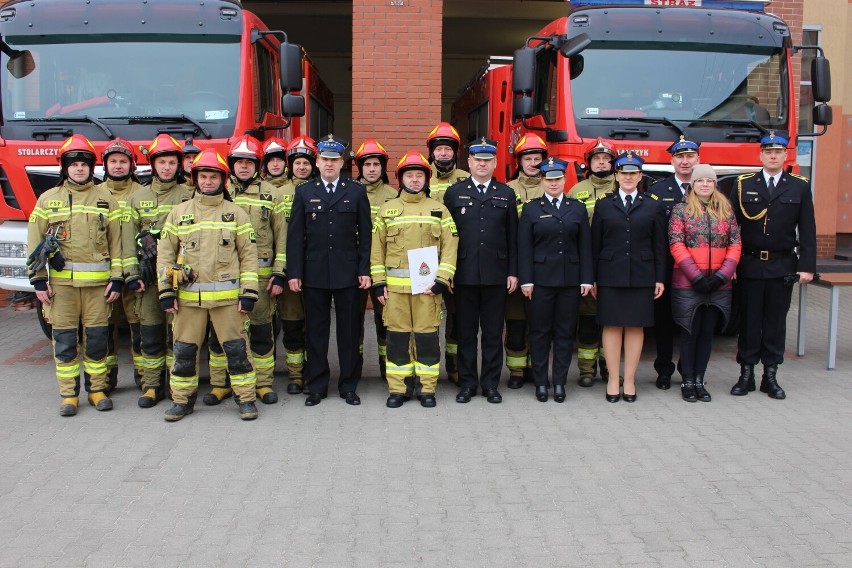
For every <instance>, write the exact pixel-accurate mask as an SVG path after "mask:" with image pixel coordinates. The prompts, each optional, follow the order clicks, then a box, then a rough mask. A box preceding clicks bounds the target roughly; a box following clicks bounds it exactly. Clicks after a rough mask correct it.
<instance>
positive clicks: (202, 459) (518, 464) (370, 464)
mask: <svg viewBox="0 0 852 568" xmlns="http://www.w3.org/2000/svg"><path fill="white" fill-rule="evenodd" d="M827 298H828V292H827V291H826V290H823V289H813V288H812V289H811V291H810V294H809V312H808V315H809V328H808V354H807V355H806V356H805V357H802V358H799V357H797V356H796V355H795V317H796V309H795V305H794V308H793V310H791V313H790V316H789V318H788V339H787V347H788V357H787V360H786V362H785V364H784V365H783V366H782V367H781V369H780V372H779V381H780V383H781V384H782V386H783V387H784V388H785V389H786V391H787V395H788V398H787V400H784V401H776V400H771V399H769V398H768V397H767V396H766V395H762V394H760V393H759V392H758V393H752V394H750V395H749V396H746V397H742V398H737V397H732V396H730V395H729V394H728V390H729V388H730V386H731V385H732V384H733V381H734V380H735V377H736V373H737V371H738V367H737V365H736V363H735V362H734V354H735V348H736V345H735V340H734V339H732V338H717V342H716V348H715V351H714V354H713V358H712V360H711V365H710V369H709V371H708V374H707V380H708V382H709V387H708V388H709V390H710V391H711V393H712V394H713V401H712V402H711V403H709V404H705V403H695V404H688V403H685V402H683V401H682V400H681V399H680V395H679V392H678V389H677V388H676V387H675V388H673V389H672V390H670V391H659V390H657V389H656V388H654V386H653V380H654V378H655V374H654V371H653V367H652V365H651V361H652V359H653V347H652V346H651V345H648V346H646V350H645V353H644V356H643V360H642V363H641V365H640V373H639V377H638V380H639V385H638V401H637V402H636V403H635V404H627V403H624V402H620V403H618V404H608V403H607V402H606V401H605V400H604V396H603V395H604V386H603V384H602V383H600V382H597V383H596V384H595V386H594V387H593V388H587V389H584V388H580V387H578V386H577V385H576V381H575V379H576V376H577V371H576V369H574V370H572V373H571V375H570V376H569V387H568V400H567V401H566V402H565V403H564V404H562V405H559V404H556V403H554V402H552V401H551V402H548V403H547V404H541V403H539V402H537V401H536V400H535V398H534V396H533V389H532V387H531V386H529V385H528V386H525V387H524V388H523V389H521V390H519V391H512V390H508V389H506V388H503V389H502V392H503V395H504V403H503V404H502V405H491V404H488V403H487V402H486V401H485V400H484V399H483V398H481V397H477V398H475V399H474V400H473V401H472V402H471V403H470V404H467V405H461V404H457V403H455V402H454V396H455V389H454V388H452V387H451V386H449V385H448V383H447V382H446V381H441V383H440V385H439V391H438V407H437V408H434V409H424V408H421V407H420V406H419V405H418V404H417V402H416V401H415V402H410V403H408V404H406V405H405V406H404V407H403V408H400V409H395V410H392V409H388V408H386V407H385V405H384V401H385V397H386V388H385V385H384V384H383V383H382V382H381V380H380V379H378V378H377V377H378V368H377V365H376V362H375V361H374V356H372V355H371V354H374V353H375V342H374V334H373V332H372V331H369V330H368V332H367V337H368V340H367V346H366V353H367V354H368V356H367V360H366V364H365V378H364V380H363V382H362V385H361V387H360V388H359V393H360V394H361V397H362V399H363V404H362V405H361V406H360V407H350V406H347V405H346V404H345V403H344V402H343V401H342V400H341V399H339V398H337V397H333V398H331V397H330V398H328V399H327V400H324V401H323V402H322V404H320V405H319V406H317V407H314V408H308V407H305V406H304V405H303V403H302V401H303V396H302V395H298V396H289V395H286V394H283V391H284V387H285V385H286V378H285V377H284V376H283V374H282V375H279V378H278V380H277V385H278V390H279V392H280V393H282V396H281V398H282V402H280V403H279V404H276V405H274V406H262V405H259V406H261V408H260V418H259V419H258V420H257V421H254V422H248V423H246V422H241V421H240V420H239V419H238V416H237V409H236V406H235V405H234V404H233V403H232V402H230V401H228V402H226V403H223V404H222V405H221V406H219V407H206V406H203V405H200V404H199V405H198V407H197V411H196V413H195V414H193V415H192V416H190V417H188V418H187V419H185V420H183V421H181V422H179V423H174V424H169V423H166V422H164V421H163V419H162V415H163V412H164V411H165V409H166V404H165V403H160V404H159V405H158V406H157V407H156V408H154V409H148V410H143V409H140V408H138V407H137V406H136V397H137V392H136V391H135V389H134V388H133V381H132V377H131V373H130V372H129V370H128V367H127V365H125V366H124V367H123V369H122V372H121V375H120V381H119V382H120V388H119V390H118V392H117V393H115V395H114V397H113V398H114V401H115V407H116V408H115V410H113V411H112V412H107V413H98V412H96V411H95V410H94V409H93V408H92V407H90V406H88V405H87V404H85V403H84V404H82V405H81V407H80V412H79V414H78V415H77V416H76V417H73V418H61V417H60V416H59V415H58V406H59V397H58V393H57V387H56V380H55V378H54V375H53V367H52V363H51V351H50V346H49V343H48V342H47V340H45V339H44V337H43V335H41V332H40V331H39V329H38V326H37V324H36V322H35V317H34V315H33V313H32V312H29V313H26V312H23V313H22V312H13V311H11V310H10V309H4V310H3V311H2V312H0V384H2V386H3V388H2V396H0V456H2V459H0V535H2V540H1V541H0V567H4V568H5V567H16V566H62V567H73V566H86V567H99V566H148V567H150V566H188V567H195V566H197V567H213V566H223V567H232V566H251V567H255V566H288V567H291V566H292V567H307V566H317V567H325V566H328V567H337V566H341V567H350V566H351V567H371V568H372V567H377V566H382V567H385V566H387V567H393V566H399V567H410V566H423V567H433V566H434V567H444V566H446V567H458V566H463V567H476V566H487V567H488V568H499V567H504V566H505V567H516V566H531V567H532V566H534V567H546V566H606V567H611V566H649V567H650V566H663V567H669V566H671V567H675V566H690V567H691V566H732V567H743V566H748V567H751V566H769V567H784V566H790V567H801V566H852V452H850V450H852V410H850V409H852V389H850V379H852V324H850V317H852V296H850V292H849V291H847V290H844V291H843V292H842V293H841V298H842V302H843V305H842V307H841V322H840V334H839V350H838V355H837V367H838V368H837V370H835V371H827V370H826V369H825V348H826V317H827V316H826V312H827ZM795 303H796V295H795V294H794V304H795ZM332 351H333V347H332ZM332 359H333V358H332ZM122 361H123V362H125V363H126V362H127V361H128V359H127V357H126V356H124V357H123V358H122ZM333 366H334V365H333ZM282 367H283V366H282ZM504 379H505V377H504ZM207 388H209V387H208V386H207V385H203V386H202V392H206V389H207Z"/></svg>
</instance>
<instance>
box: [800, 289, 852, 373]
mask: <svg viewBox="0 0 852 568" xmlns="http://www.w3.org/2000/svg"><path fill="white" fill-rule="evenodd" d="M810 285H812V286H819V287H820V288H828V290H829V300H828V360H827V362H826V368H827V369H828V370H829V371H830V370H832V369H834V368H835V367H836V363H837V318H838V316H839V308H840V288H842V287H844V286H852V273H849V272H836V273H823V274H821V275H820V279H819V280H815V281H813V282H811V283H810ZM807 308H808V284H800V285H799V325H798V338H797V340H796V353H797V354H798V355H799V356H802V355H804V354H805V337H806V336H807V328H806V325H807Z"/></svg>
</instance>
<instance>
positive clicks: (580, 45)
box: [559, 34, 592, 57]
mask: <svg viewBox="0 0 852 568" xmlns="http://www.w3.org/2000/svg"><path fill="white" fill-rule="evenodd" d="M591 43H592V40H591V38H590V37H589V36H588V35H586V34H580V35H578V36H577V37H572V38H571V39H569V40H567V41H565V42H563V43H562V45H560V46H559V53H561V54H562V55H563V56H564V57H573V56H574V55H577V54H578V53H580V52H581V51H583V50H584V49H586V48H587V47H589V45H590V44H591Z"/></svg>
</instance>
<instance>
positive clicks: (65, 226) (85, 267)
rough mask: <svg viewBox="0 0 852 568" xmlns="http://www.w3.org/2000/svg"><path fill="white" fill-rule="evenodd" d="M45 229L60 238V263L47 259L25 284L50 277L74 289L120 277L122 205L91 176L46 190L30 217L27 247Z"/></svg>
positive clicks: (31, 246) (32, 245) (41, 236)
mask: <svg viewBox="0 0 852 568" xmlns="http://www.w3.org/2000/svg"><path fill="white" fill-rule="evenodd" d="M48 232H49V233H51V234H53V235H54V236H55V237H56V240H57V241H58V242H59V250H60V251H61V252H62V255H63V256H64V257H65V268H64V269H63V270H54V269H53V268H52V267H51V266H50V264H48V265H47V266H45V267H44V268H43V269H41V270H39V271H38V272H36V273H35V274H31V275H30V283H33V284H34V283H36V282H39V281H46V280H49V281H50V283H51V285H53V286H56V285H57V284H63V285H66V286H74V287H77V288H85V287H88V286H103V285H105V284H107V282H109V281H111V280H118V281H122V282H123V281H124V278H123V277H122V266H123V263H122V260H121V209H119V206H118V203H117V202H116V200H115V199H114V198H113V197H112V195H111V194H110V192H109V190H108V189H107V188H105V187H103V186H95V185H94V184H93V183H92V182H91V181H90V182H88V183H85V184H82V185H78V184H76V183H73V182H71V181H69V180H65V182H64V183H63V184H62V185H60V186H58V187H54V188H52V189H48V190H47V191H45V192H44V193H43V194H42V195H41V197H39V199H38V201H37V202H36V206H35V208H34V209H33V212H32V213H31V214H30V217H29V226H28V234H27V242H28V246H29V250H31V251H32V250H35V248H36V247H37V246H38V245H39V243H41V241H42V240H43V239H44V237H45V236H46V235H47V234H48Z"/></svg>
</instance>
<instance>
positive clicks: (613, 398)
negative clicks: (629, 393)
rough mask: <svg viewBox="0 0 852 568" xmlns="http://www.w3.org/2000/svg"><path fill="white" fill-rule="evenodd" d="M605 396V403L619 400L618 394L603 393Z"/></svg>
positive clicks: (619, 395) (619, 394)
mask: <svg viewBox="0 0 852 568" xmlns="http://www.w3.org/2000/svg"><path fill="white" fill-rule="evenodd" d="M605 394H606V401H607V402H618V401H619V400H621V393H620V392H619V393H618V394H609V393H605Z"/></svg>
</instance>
